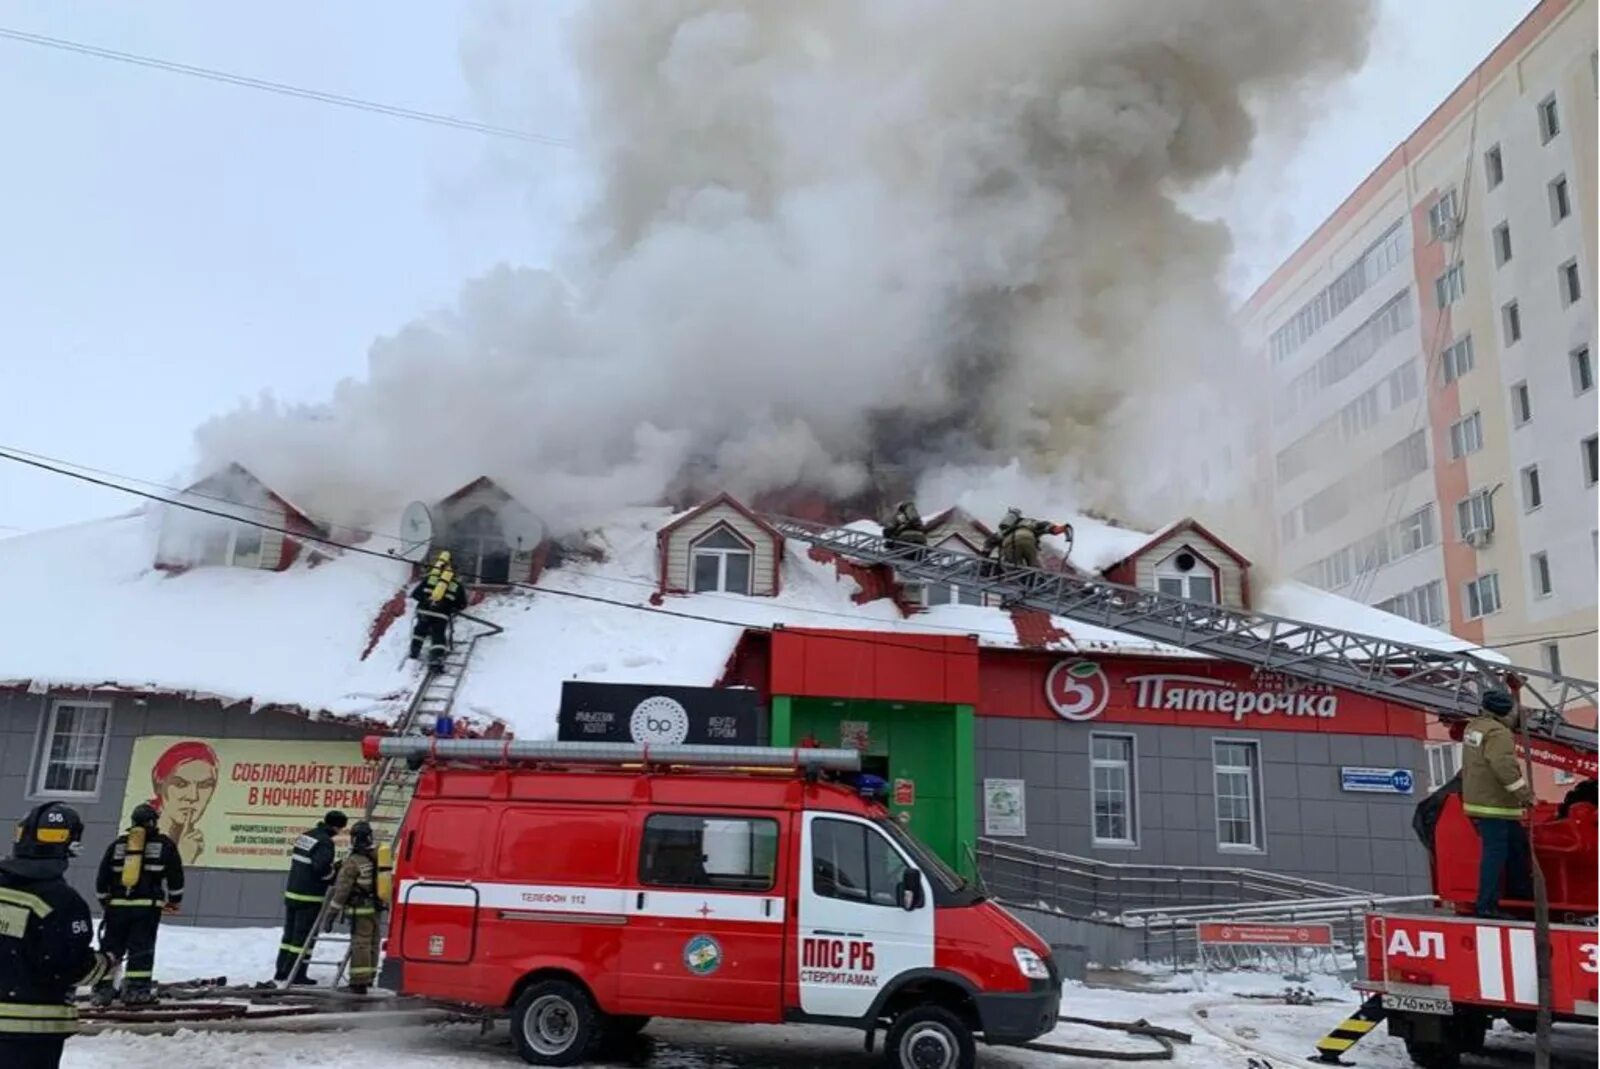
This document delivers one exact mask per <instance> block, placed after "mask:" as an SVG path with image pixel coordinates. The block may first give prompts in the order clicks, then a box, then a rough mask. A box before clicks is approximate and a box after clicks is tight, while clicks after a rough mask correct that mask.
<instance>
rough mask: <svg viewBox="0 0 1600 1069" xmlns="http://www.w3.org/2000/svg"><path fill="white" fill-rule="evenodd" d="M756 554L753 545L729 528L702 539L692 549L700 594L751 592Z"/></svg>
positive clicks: (692, 559) (691, 554)
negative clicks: (752, 549)
mask: <svg viewBox="0 0 1600 1069" xmlns="http://www.w3.org/2000/svg"><path fill="white" fill-rule="evenodd" d="M754 556H755V555H754V553H753V552H752V551H751V549H750V545H749V543H747V542H746V541H745V540H744V539H742V538H740V537H739V536H738V535H736V534H734V533H733V531H732V530H730V529H729V528H727V527H718V528H716V529H715V530H713V531H712V532H711V533H710V534H707V535H704V536H702V537H701V538H700V539H699V540H698V541H696V542H695V543H694V544H693V547H692V548H691V550H690V557H691V563H692V564H693V566H694V590H693V592H694V593H696V594H702V593H706V592H710V591H721V592H722V593H725V594H748V593H750V565H751V561H752V560H753V559H754Z"/></svg>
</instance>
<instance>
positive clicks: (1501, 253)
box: [1494, 223, 1511, 267]
mask: <svg viewBox="0 0 1600 1069" xmlns="http://www.w3.org/2000/svg"><path fill="white" fill-rule="evenodd" d="M1510 262H1511V224H1510V223H1501V224H1500V225H1499V226H1497V227H1495V228H1494V264H1495V266H1496V267H1504V266H1505V265H1506V264H1508V263H1510Z"/></svg>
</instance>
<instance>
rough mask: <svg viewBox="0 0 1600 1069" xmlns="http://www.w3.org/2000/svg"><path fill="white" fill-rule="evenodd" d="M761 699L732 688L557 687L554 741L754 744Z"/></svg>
mask: <svg viewBox="0 0 1600 1069" xmlns="http://www.w3.org/2000/svg"><path fill="white" fill-rule="evenodd" d="M759 729H760V696H759V695H758V694H757V693H756V692H755V691H753V690H743V689H739V688H734V687H654V686H643V685H638V684H633V683H580V682H577V681H575V680H568V681H567V682H565V683H563V684H562V685H561V709H560V711H559V712H558V713H557V714H556V738H557V739H559V740H561V741H562V742H642V743H648V744H650V745H654V746H676V745H678V744H679V743H688V744H691V745H707V746H755V745H758V744H759V743H760V735H761V732H760V730H759Z"/></svg>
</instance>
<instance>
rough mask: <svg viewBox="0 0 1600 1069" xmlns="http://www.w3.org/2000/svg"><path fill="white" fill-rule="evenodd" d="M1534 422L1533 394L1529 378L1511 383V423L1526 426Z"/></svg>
mask: <svg viewBox="0 0 1600 1069" xmlns="http://www.w3.org/2000/svg"><path fill="white" fill-rule="evenodd" d="M1532 422H1533V394H1532V392H1530V391H1529V389H1528V380H1527V379H1523V380H1522V381H1521V382H1515V383H1512V384H1511V425H1512V426H1513V427H1526V426H1527V425H1528V424H1530V423H1532Z"/></svg>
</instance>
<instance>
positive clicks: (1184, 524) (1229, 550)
mask: <svg viewBox="0 0 1600 1069" xmlns="http://www.w3.org/2000/svg"><path fill="white" fill-rule="evenodd" d="M1101 574H1103V575H1104V576H1105V577H1106V578H1107V579H1109V580H1111V581H1112V582H1114V583H1122V584H1123V585H1125V586H1136V587H1139V588H1140V589H1141V590H1154V591H1158V592H1160V593H1163V594H1171V595H1174V596H1176V597H1181V598H1188V599H1189V600H1190V601H1203V602H1210V603H1213V604H1218V605H1222V606H1223V607H1225V608H1229V609H1248V608H1249V607H1250V562H1249V561H1248V560H1246V559H1245V557H1244V556H1243V555H1242V554H1241V553H1239V551H1238V550H1236V549H1234V548H1233V547H1232V546H1230V545H1228V544H1227V543H1226V542H1224V541H1223V540H1222V539H1220V538H1218V537H1217V536H1216V535H1214V534H1212V533H1211V532H1210V531H1208V530H1206V529H1205V528H1204V527H1202V526H1201V525H1200V524H1199V523H1197V522H1196V521H1195V520H1193V519H1184V520H1180V521H1179V522H1177V523H1174V524H1171V525H1169V526H1167V527H1165V528H1163V529H1162V530H1160V531H1157V532H1156V533H1155V534H1154V535H1152V536H1151V537H1150V539H1149V540H1148V541H1146V542H1145V543H1144V545H1142V546H1140V547H1139V548H1138V549H1136V550H1134V551H1133V552H1132V553H1130V554H1128V555H1127V556H1126V557H1124V558H1122V559H1121V560H1119V561H1117V562H1116V563H1115V564H1113V565H1111V566H1110V567H1109V568H1107V569H1105V571H1104V572H1102V573H1101Z"/></svg>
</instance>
